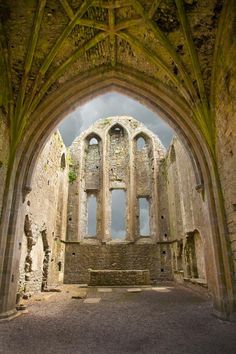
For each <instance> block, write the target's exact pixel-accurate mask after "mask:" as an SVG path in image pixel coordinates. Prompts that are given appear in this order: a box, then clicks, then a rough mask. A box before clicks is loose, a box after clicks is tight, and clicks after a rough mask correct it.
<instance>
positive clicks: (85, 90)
mask: <svg viewBox="0 0 236 354" xmlns="http://www.w3.org/2000/svg"><path fill="white" fill-rule="evenodd" d="M110 90H116V91H118V92H122V93H125V94H127V95H128V96H131V97H133V98H135V99H137V100H138V101H140V102H142V103H144V104H146V105H147V106H149V107H150V108H152V109H153V110H154V111H156V112H158V113H159V114H160V115H161V116H162V117H163V118H164V119H165V120H166V121H167V122H168V123H170V125H171V126H172V127H174V129H175V131H177V132H178V134H179V135H180V136H181V137H182V140H183V142H184V144H185V146H186V147H187V150H188V152H189V154H190V156H191V157H192V159H193V160H194V161H195V164H196V166H197V170H198V178H199V181H200V182H201V184H202V185H204V188H205V194H206V199H207V202H208V206H209V215H210V228H209V229H210V230H211V232H209V239H208V246H207V248H208V250H207V251H208V257H209V258H210V260H211V261H212V275H211V280H210V283H211V289H212V293H213V303H214V309H215V312H216V313H218V314H219V315H220V316H221V317H224V318H227V317H228V316H229V315H230V313H231V312H232V311H233V306H234V294H233V286H232V278H231V264H230V263H229V258H228V246H227V240H226V235H227V232H226V223H225V219H224V211H223V209H222V196H221V193H220V184H219V178H218V174H217V172H216V166H215V160H214V157H213V156H212V153H211V150H210V148H209V147H208V145H207V143H206V141H205V139H204V137H203V136H202V134H201V132H200V131H199V129H198V127H197V125H195V124H194V122H193V121H192V120H190V119H189V116H190V115H191V111H190V108H189V107H188V106H187V105H186V104H185V102H184V101H183V100H181V98H180V97H177V96H176V95H175V96H174V98H173V95H172V92H171V91H170V90H169V89H167V88H166V87H164V86H163V85H161V84H160V83H159V82H157V81H153V80H152V79H149V78H148V77H147V78H146V79H145V81H144V80H143V77H140V75H139V74H136V73H134V72H131V71H130V70H129V71H125V70H124V69H123V68H120V69H119V70H118V69H116V70H108V71H107V72H105V73H104V72H103V79H102V80H101V76H100V73H99V71H98V70H96V71H95V72H90V73H89V74H85V75H84V76H80V77H76V78H75V79H73V80H71V81H70V82H67V83H66V84H64V85H63V86H62V87H61V88H59V89H58V90H57V91H55V92H54V93H52V94H51V95H48V97H47V98H46V99H45V100H44V101H43V102H42V103H41V104H40V105H39V106H38V107H37V108H36V110H35V112H34V113H33V114H32V117H31V124H30V126H29V129H28V131H27V133H26V134H25V136H24V139H23V141H22V144H21V146H19V148H18V151H17V154H16V158H15V160H14V164H13V172H12V174H11V178H10V180H9V185H8V188H7V189H6V192H5V207H4V209H3V215H2V224H1V234H2V235H3V236H4V239H3V240H2V242H5V254H4V259H3V262H2V265H3V270H4V272H3V276H2V278H1V298H2V299H3V300H2V302H1V304H0V312H1V313H2V314H3V316H9V315H10V314H12V313H14V308H15V293H16V284H17V282H16V279H17V270H16V269H17V267H16V264H17V259H18V253H19V250H18V249H17V247H15V245H16V244H17V242H19V238H20V234H21V232H20V231H19V230H23V217H22V215H23V213H24V205H23V201H24V196H25V194H26V193H27V192H28V191H29V190H30V188H31V187H30V183H31V177H32V173H33V169H34V166H35V164H36V161H37V158H38V155H39V153H40V151H41V150H42V148H43V146H44V144H45V142H46V140H47V138H48V137H49V135H50V133H51V132H52V131H53V129H54V128H55V126H56V125H57V124H58V123H59V122H60V121H61V120H62V119H63V118H64V117H65V116H66V115H67V114H68V113H69V112H70V111H71V110H73V109H74V107H76V106H77V105H78V104H81V103H82V102H84V101H88V100H89V99H91V98H92V97H94V96H96V95H98V94H101V93H104V92H107V91H110ZM7 236H8V237H7ZM9 237H10V238H9ZM10 239H11V240H10ZM10 275H11V276H10ZM14 279H15V280H14Z"/></svg>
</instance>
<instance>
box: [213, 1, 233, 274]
mask: <svg viewBox="0 0 236 354" xmlns="http://www.w3.org/2000/svg"><path fill="white" fill-rule="evenodd" d="M233 3H234V2H232V5H233V6H235V4H233ZM235 23H236V11H235V8H234V9H231V10H230V8H229V12H228V13H227V17H226V20H225V24H224V25H223V29H222V36H221V38H222V42H221V43H220V53H219V62H218V67H217V69H218V70H217V77H216V78H215V83H214V85H215V93H216V153H217V165H218V169H219V175H220V181H221V186H222V191H223V198H224V206H225V211H226V218H227V226H228V232H229V241H230V244H231V250H232V255H233V257H232V258H233V266H234V278H235V281H236V66H235V62H236V42H235V37H236V29H235Z"/></svg>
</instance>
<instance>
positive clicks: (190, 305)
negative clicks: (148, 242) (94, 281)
mask: <svg viewBox="0 0 236 354" xmlns="http://www.w3.org/2000/svg"><path fill="white" fill-rule="evenodd" d="M0 353H4V354H8V353H12V354H13V353H14V354H23V353H24V354H31V353H33V354H38V353H40V354H41V353H44V354H47V353H68V354H74V353H79V354H83V353H86V354H88V353H91V354H93V353H96V354H98V353H101V354H112V353H122V354H123V353H147V354H149V353H156V354H162V353H168V354H169V353H171V354H172V353H173V354H174V353H186V354H194V353H201V354H202V353H204V354H206V353H212V354H218V353H220V354H222V353H225V354H231V353H232V354H233V353H236V323H232V322H226V321H221V320H219V319H217V318H216V317H214V316H212V307H211V302H210V300H209V299H208V298H207V297H206V296H203V295H202V294H199V293H194V292H193V291H192V290H190V289H187V288H184V287H181V286H175V285H174V284H171V283H168V284H165V285H164V284H163V285H161V286H157V287H153V288H151V287H149V288H148V287H146V288H130V289H127V288H79V287H78V286H77V285H76V286H75V285H74V286H69V285H68V286H63V288H62V292H60V293H53V292H52V293H44V294H39V295H35V296H34V297H32V298H30V300H28V301H27V311H26V312H25V313H23V314H21V316H19V317H17V318H15V319H14V320H11V321H7V322H6V321H5V322H1V323H0Z"/></svg>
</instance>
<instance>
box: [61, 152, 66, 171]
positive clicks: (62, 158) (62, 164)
mask: <svg viewBox="0 0 236 354" xmlns="http://www.w3.org/2000/svg"><path fill="white" fill-rule="evenodd" d="M61 168H62V169H63V170H64V169H65V168H66V156H65V153H63V154H62V155H61Z"/></svg>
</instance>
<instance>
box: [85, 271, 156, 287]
mask: <svg viewBox="0 0 236 354" xmlns="http://www.w3.org/2000/svg"><path fill="white" fill-rule="evenodd" d="M89 285H90V286H131V285H132V286H133V285H138V286H140V285H150V272H149V270H146V269H145V270H133V269H132V270H110V269H109V270H104V269H100V270H97V269H96V270H94V269H89Z"/></svg>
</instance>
